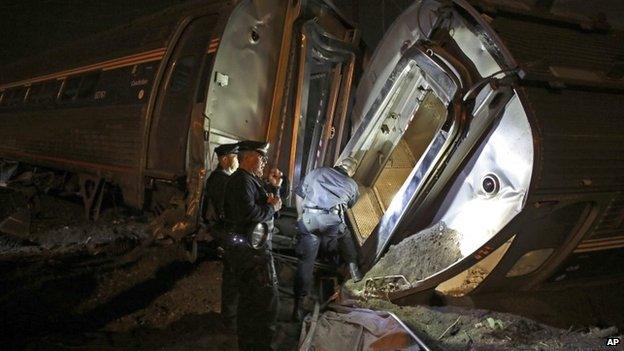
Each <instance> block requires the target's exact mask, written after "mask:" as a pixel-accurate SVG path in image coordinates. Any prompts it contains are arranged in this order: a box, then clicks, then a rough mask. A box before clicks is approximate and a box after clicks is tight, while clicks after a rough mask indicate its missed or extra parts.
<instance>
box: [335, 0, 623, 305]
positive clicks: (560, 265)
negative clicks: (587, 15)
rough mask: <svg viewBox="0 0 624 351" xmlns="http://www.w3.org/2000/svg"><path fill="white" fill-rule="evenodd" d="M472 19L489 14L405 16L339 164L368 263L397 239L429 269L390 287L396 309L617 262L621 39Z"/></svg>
mask: <svg viewBox="0 0 624 351" xmlns="http://www.w3.org/2000/svg"><path fill="white" fill-rule="evenodd" d="M476 5H477V6H480V7H479V8H481V9H483V10H485V11H487V13H486V14H482V13H480V12H478V11H477V10H476V9H475V8H474V7H472V6H470V5H469V4H467V3H466V2H463V1H454V2H452V3H451V2H447V1H426V0H425V1H417V2H416V3H414V4H413V5H412V6H411V7H409V8H408V9H407V10H406V11H405V12H404V13H403V14H402V15H401V16H400V17H399V18H398V19H397V20H396V22H395V23H394V24H393V26H392V27H391V29H390V30H389V31H388V32H387V33H386V35H385V37H384V38H383V40H382V43H381V44H380V46H379V47H378V48H377V50H376V53H375V55H374V56H373V59H372V63H371V65H370V67H368V68H367V71H366V73H365V74H364V76H363V78H362V81H361V82H360V84H359V88H358V91H357V96H356V106H355V109H354V113H353V115H352V119H353V121H354V124H355V126H357V129H356V130H355V131H354V134H353V136H352V138H351V139H350V141H349V143H348V144H347V145H346V148H345V150H344V151H343V154H342V156H341V157H346V156H350V157H355V158H356V159H359V160H360V167H359V169H358V170H357V172H356V175H355V178H356V179H357V180H358V181H359V182H360V183H361V184H362V185H363V186H362V189H361V190H363V191H362V192H363V198H362V199H361V200H360V202H359V203H358V204H357V205H356V206H355V207H354V208H353V210H352V211H351V214H350V218H351V219H352V223H353V224H354V225H353V227H354V230H355V232H356V234H357V236H358V238H359V239H360V242H361V243H362V245H363V246H362V248H363V252H364V253H365V257H366V259H367V260H368V261H367V264H368V266H371V265H373V264H374V263H375V262H377V260H379V258H380V257H381V256H382V255H383V254H384V253H385V252H386V251H387V249H388V246H389V245H392V244H398V243H400V242H401V241H403V240H406V239H407V238H409V239H411V240H414V239H415V240H414V241H412V242H413V243H415V244H414V245H416V247H418V246H421V248H420V249H419V250H414V252H418V254H420V255H423V256H424V257H421V258H420V259H418V260H416V261H417V262H420V263H421V264H422V265H427V264H430V262H432V261H436V262H437V266H436V265H433V268H432V269H431V270H429V271H426V270H425V272H424V274H422V275H421V276H420V277H417V279H414V280H413V281H407V282H406V281H401V279H399V280H398V281H396V282H395V283H396V284H395V289H396V286H398V289H396V290H395V291H391V292H390V293H389V295H388V296H389V297H390V299H392V300H393V301H395V302H398V303H410V302H414V301H418V299H419V298H421V297H423V296H427V294H428V293H431V292H433V291H436V292H437V293H438V294H439V295H442V296H444V297H445V298H446V299H448V300H454V299H455V298H458V297H464V296H466V295H473V294H482V293H488V292H493V291H501V290H524V289H531V288H535V287H537V286H539V285H543V284H545V283H555V282H560V281H566V280H570V279H572V278H581V277H583V278H587V277H591V276H593V275H596V274H598V273H601V274H607V275H609V274H610V275H614V276H615V275H618V274H619V272H620V271H621V267H622V264H623V262H622V261H621V257H622V250H623V249H622V248H623V247H624V236H623V234H624V225H623V224H624V222H623V221H622V219H623V218H624V203H623V202H622V200H623V199H622V190H623V189H624V170H623V169H622V162H623V161H624V149H623V146H622V142H623V141H624V123H623V122H622V118H621V117H622V114H623V113H624V99H623V97H624V96H623V93H624V90H623V88H624V79H623V77H624V71H623V70H622V68H623V67H624V66H623V65H622V64H623V61H622V58H623V57H624V56H622V54H624V41H623V40H622V35H621V34H614V33H613V32H610V31H608V30H606V28H605V26H604V23H599V22H596V23H592V22H591V21H589V22H588V21H585V22H582V21H575V20H571V19H570V18H563V17H560V16H556V15H553V14H551V13H547V12H545V11H541V12H540V11H535V9H531V8H529V7H528V6H525V5H522V4H516V5H515V6H516V7H513V8H510V7H507V8H506V7H504V6H503V7H498V8H492V3H491V2H483V3H480V2H477V3H476ZM373 214H374V215H373ZM419 240H420V242H419ZM423 247H424V249H423ZM449 253H452V254H449ZM393 257H394V258H396V256H393ZM444 260H446V262H445V263H444V264H443V265H440V264H439V263H440V262H444ZM408 261H409V260H408ZM601 261H602V262H601ZM606 262H608V263H607V264H608V267H605V266H604V264H605V263H606ZM390 264H391V263H390ZM599 271H601V272H599ZM395 272H402V271H401V269H398V270H396V271H395ZM381 278H383V277H381ZM394 278H396V277H394ZM400 278H402V277H400ZM382 281H383V279H382ZM373 285H374V284H373ZM385 292H386V293H387V290H386V291H385Z"/></svg>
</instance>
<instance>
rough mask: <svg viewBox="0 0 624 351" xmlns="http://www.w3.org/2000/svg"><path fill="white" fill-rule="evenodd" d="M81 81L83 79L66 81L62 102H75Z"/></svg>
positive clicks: (76, 78) (77, 78)
mask: <svg viewBox="0 0 624 351" xmlns="http://www.w3.org/2000/svg"><path fill="white" fill-rule="evenodd" d="M81 79H82V77H71V78H67V79H66V80H65V86H64V87H63V92H62V93H61V100H62V101H67V100H73V99H74V98H75V97H76V95H77V94H78V88H79V87H80V81H81Z"/></svg>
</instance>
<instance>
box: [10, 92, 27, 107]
mask: <svg viewBox="0 0 624 351" xmlns="http://www.w3.org/2000/svg"><path fill="white" fill-rule="evenodd" d="M26 91H27V87H19V88H14V89H10V90H9V92H10V93H9V96H8V98H7V102H6V104H7V106H17V105H21V104H22V103H24V98H25V97H26ZM11 93H12V94H11Z"/></svg>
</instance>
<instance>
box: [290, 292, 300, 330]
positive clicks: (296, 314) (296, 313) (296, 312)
mask: <svg viewBox="0 0 624 351" xmlns="http://www.w3.org/2000/svg"><path fill="white" fill-rule="evenodd" d="M290 319H291V321H293V322H297V323H300V322H301V321H302V320H303V296H301V297H295V303H294V304H293V311H292V316H291V317H290Z"/></svg>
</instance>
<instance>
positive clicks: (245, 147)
mask: <svg viewBox="0 0 624 351" xmlns="http://www.w3.org/2000/svg"><path fill="white" fill-rule="evenodd" d="M268 148H269V144H268V143H264V142H257V141H248V140H247V141H242V142H240V143H239V153H238V158H239V162H240V166H239V168H238V170H237V171H236V172H234V173H233V174H232V176H231V177H230V179H229V181H228V183H227V186H226V196H225V202H224V213H225V221H226V223H227V224H228V226H229V234H228V240H227V244H226V245H225V255H224V267H223V269H224V272H223V289H222V290H223V291H222V293H223V294H238V295H239V299H238V307H237V313H236V315H237V319H236V320H237V333H238V346H239V349H240V350H269V349H270V345H271V340H272V338H273V335H274V331H275V322H276V319H277V309H278V290H277V288H278V287H277V276H276V273H275V266H274V263H273V256H272V254H271V247H270V240H271V238H270V235H271V231H272V228H273V218H274V216H275V214H276V213H277V211H279V210H280V208H281V207H282V200H281V199H280V197H279V196H276V195H274V194H276V191H277V188H279V186H280V185H281V175H282V174H281V172H280V171H279V170H277V169H273V170H271V172H270V173H269V179H268V180H269V183H270V186H271V188H272V189H270V190H271V191H267V190H266V189H265V187H264V186H263V182H262V180H261V178H260V177H261V176H262V174H263V171H264V167H265V165H266V162H267V160H266V154H267V152H268Z"/></svg>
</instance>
